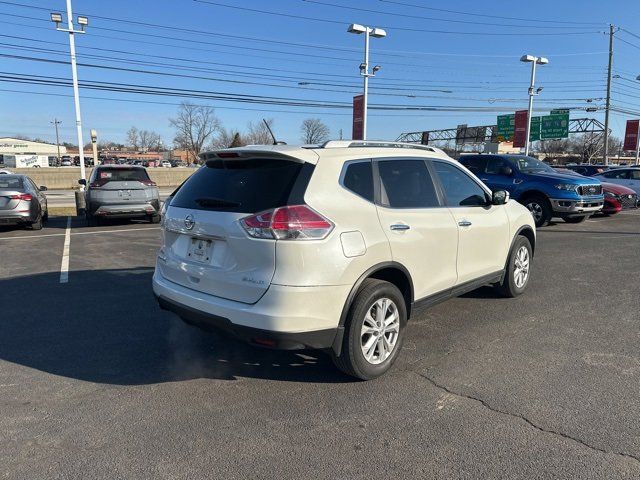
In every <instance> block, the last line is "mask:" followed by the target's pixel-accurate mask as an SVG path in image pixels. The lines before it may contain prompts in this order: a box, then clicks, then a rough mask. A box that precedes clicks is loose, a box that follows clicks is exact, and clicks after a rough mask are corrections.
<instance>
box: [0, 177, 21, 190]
mask: <svg viewBox="0 0 640 480" xmlns="http://www.w3.org/2000/svg"><path fill="white" fill-rule="evenodd" d="M21 189H22V179H21V178H20V177H11V176H9V175H0V190H21Z"/></svg>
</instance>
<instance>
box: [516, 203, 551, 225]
mask: <svg viewBox="0 0 640 480" xmlns="http://www.w3.org/2000/svg"><path fill="white" fill-rule="evenodd" d="M521 203H522V204H523V205H524V206H525V207H527V208H528V209H529V211H530V212H531V215H533V220H534V221H535V223H536V228H540V227H544V226H545V225H548V224H549V222H550V221H551V214H552V211H551V204H550V203H549V200H547V199H546V198H545V197H543V196H542V195H531V196H529V197H526V198H524V199H523V200H522V202H521Z"/></svg>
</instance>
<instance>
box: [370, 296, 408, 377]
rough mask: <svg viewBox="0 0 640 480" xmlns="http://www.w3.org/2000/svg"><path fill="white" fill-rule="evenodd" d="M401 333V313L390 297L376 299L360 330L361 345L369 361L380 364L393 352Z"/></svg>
mask: <svg viewBox="0 0 640 480" xmlns="http://www.w3.org/2000/svg"><path fill="white" fill-rule="evenodd" d="M399 334H400V314H399V312H398V307H397V305H396V304H395V303H394V302H393V300H391V299H389V298H380V299H378V300H376V301H375V302H374V303H373V304H372V305H371V306H370V307H369V309H368V310H367V314H366V315H365V317H364V321H363V323H362V329H361V332H360V347H361V349H362V354H363V355H364V358H365V360H366V361H367V362H369V363H371V364H373V365H378V364H380V363H382V362H384V361H385V360H386V359H387V358H389V356H390V355H391V354H392V353H393V351H394V349H395V347H396V344H397V343H398V336H399Z"/></svg>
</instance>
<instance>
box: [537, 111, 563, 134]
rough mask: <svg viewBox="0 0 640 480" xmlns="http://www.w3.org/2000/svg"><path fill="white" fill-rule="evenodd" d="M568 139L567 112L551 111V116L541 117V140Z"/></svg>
mask: <svg viewBox="0 0 640 480" xmlns="http://www.w3.org/2000/svg"><path fill="white" fill-rule="evenodd" d="M560 112H562V113H560ZM568 137H569V110H552V111H551V115H546V116H544V117H542V125H541V128H540V138H541V139H542V140H546V139H548V138H568Z"/></svg>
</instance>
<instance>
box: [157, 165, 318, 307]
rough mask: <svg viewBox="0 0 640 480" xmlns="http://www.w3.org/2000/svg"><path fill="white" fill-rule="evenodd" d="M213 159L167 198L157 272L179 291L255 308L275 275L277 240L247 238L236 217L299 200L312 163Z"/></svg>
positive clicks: (301, 200)
mask: <svg viewBox="0 0 640 480" xmlns="http://www.w3.org/2000/svg"><path fill="white" fill-rule="evenodd" d="M217 155H220V156H224V158H219V157H218V156H217ZM217 155H216V154H208V158H209V159H208V160H207V162H206V165H205V166H203V167H202V168H200V169H199V170H198V171H197V172H196V173H194V174H193V175H192V176H191V177H190V178H189V179H188V180H187V181H186V182H185V183H184V184H183V185H182V186H181V187H180V189H179V190H178V192H177V193H176V194H175V196H174V197H173V199H172V200H171V205H170V206H169V208H168V210H167V214H166V216H165V219H164V227H165V231H164V254H163V256H164V258H165V260H164V261H163V260H160V261H159V262H158V268H159V270H160V272H161V273H162V275H163V276H164V277H165V278H167V279H168V280H170V281H172V282H174V283H177V284H179V285H182V286H184V287H187V288H190V289H193V290H197V291H199V292H204V293H207V294H210V295H215V296H217V297H221V298H226V299H230V300H234V301H239V302H244V303H255V302H257V301H258V300H259V299H260V297H262V295H264V293H265V292H266V291H267V289H268V288H269V285H270V283H271V279H272V278H273V275H274V273H275V246H276V240H274V239H265V238H252V237H250V236H249V235H247V233H246V231H245V230H244V228H243V226H242V225H241V224H240V222H239V220H240V219H242V218H245V217H247V216H249V215H252V214H255V213H257V212H262V211H265V210H269V209H273V208H276V207H281V206H284V205H288V204H290V202H297V203H302V202H303V199H302V197H303V195H304V190H305V188H306V185H307V183H308V180H309V177H310V174H311V172H312V171H313V166H312V165H311V164H309V163H305V162H304V161H302V160H299V159H297V158H293V157H288V156H285V155H281V154H277V155H276V154H275V153H273V152H240V153H233V154H232V153H229V152H219V153H218V154H217Z"/></svg>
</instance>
